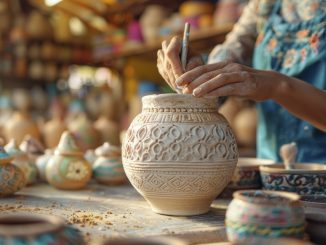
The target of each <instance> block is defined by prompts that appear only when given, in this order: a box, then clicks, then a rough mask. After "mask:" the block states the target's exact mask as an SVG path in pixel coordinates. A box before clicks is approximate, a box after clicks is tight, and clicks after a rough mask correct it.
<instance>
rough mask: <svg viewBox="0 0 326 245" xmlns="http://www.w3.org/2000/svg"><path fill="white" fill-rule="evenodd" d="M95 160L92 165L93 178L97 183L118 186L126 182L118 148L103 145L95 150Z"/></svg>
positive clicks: (106, 144)
mask: <svg viewBox="0 0 326 245" xmlns="http://www.w3.org/2000/svg"><path fill="white" fill-rule="evenodd" d="M95 154H96V156H97V159H96V161H95V163H94V165H93V176H94V178H95V179H96V180H97V182H99V183H101V184H107V185H119V184H123V183H125V182H126V180H127V177H126V175H125V172H124V170H123V166H122V160H121V149H120V147H117V146H113V145H110V144H109V143H107V142H106V143H104V144H103V145H102V146H100V147H98V148H97V149H96V150H95Z"/></svg>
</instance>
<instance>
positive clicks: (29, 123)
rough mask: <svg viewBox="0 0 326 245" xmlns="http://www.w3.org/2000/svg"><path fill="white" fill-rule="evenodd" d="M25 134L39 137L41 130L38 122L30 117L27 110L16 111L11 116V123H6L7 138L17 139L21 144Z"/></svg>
mask: <svg viewBox="0 0 326 245" xmlns="http://www.w3.org/2000/svg"><path fill="white" fill-rule="evenodd" d="M25 135H31V136H32V137H34V138H36V139H39V138H40V132H39V130H38V127H37V125H36V123H35V122H34V121H33V120H32V119H31V118H30V116H29V115H28V113H26V112H16V113H14V114H13V116H12V117H11V118H10V123H7V124H6V125H5V136H6V140H7V141H9V140H11V139H15V140H16V142H17V144H20V143H21V142H22V140H23V139H24V137H25Z"/></svg>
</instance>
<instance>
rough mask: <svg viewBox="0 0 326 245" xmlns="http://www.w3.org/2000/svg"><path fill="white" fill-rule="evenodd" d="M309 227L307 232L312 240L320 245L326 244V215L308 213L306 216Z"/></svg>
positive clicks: (322, 213) (323, 213)
mask: <svg viewBox="0 0 326 245" xmlns="http://www.w3.org/2000/svg"><path fill="white" fill-rule="evenodd" d="M306 221H307V227H306V232H307V233H308V235H309V238H310V240H311V241H312V242H313V243H315V244H318V245H323V244H326V213H325V210H324V212H318V213H308V214H306Z"/></svg>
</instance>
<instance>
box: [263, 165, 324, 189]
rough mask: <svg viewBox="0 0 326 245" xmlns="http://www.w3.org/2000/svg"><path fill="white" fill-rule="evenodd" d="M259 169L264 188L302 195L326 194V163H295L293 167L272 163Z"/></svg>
mask: <svg viewBox="0 0 326 245" xmlns="http://www.w3.org/2000/svg"><path fill="white" fill-rule="evenodd" d="M259 169H260V175H261V180H262V183H263V187H264V189H267V190H275V191H288V192H296V193H298V194H300V195H325V194H326V165H323V164H317V163H295V164H294V167H293V169H285V167H284V166H283V165H282V164H272V165H268V166H260V167H259Z"/></svg>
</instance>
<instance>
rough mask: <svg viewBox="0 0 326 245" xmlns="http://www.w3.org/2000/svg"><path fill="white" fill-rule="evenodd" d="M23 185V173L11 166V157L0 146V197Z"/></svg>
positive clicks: (17, 189) (24, 181) (15, 190)
mask: <svg viewBox="0 0 326 245" xmlns="http://www.w3.org/2000/svg"><path fill="white" fill-rule="evenodd" d="M25 185H26V180H25V175H24V173H23V171H22V170H21V169H20V168H18V167H17V166H15V165H14V164H12V157H11V156H10V155H9V154H8V153H7V152H6V151H5V150H4V148H3V147H2V146H0V197H4V196H10V195H12V194H14V193H15V192H17V191H19V190H20V189H21V188H23V187H24V186H25ZM0 241H1V240H0Z"/></svg>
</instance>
